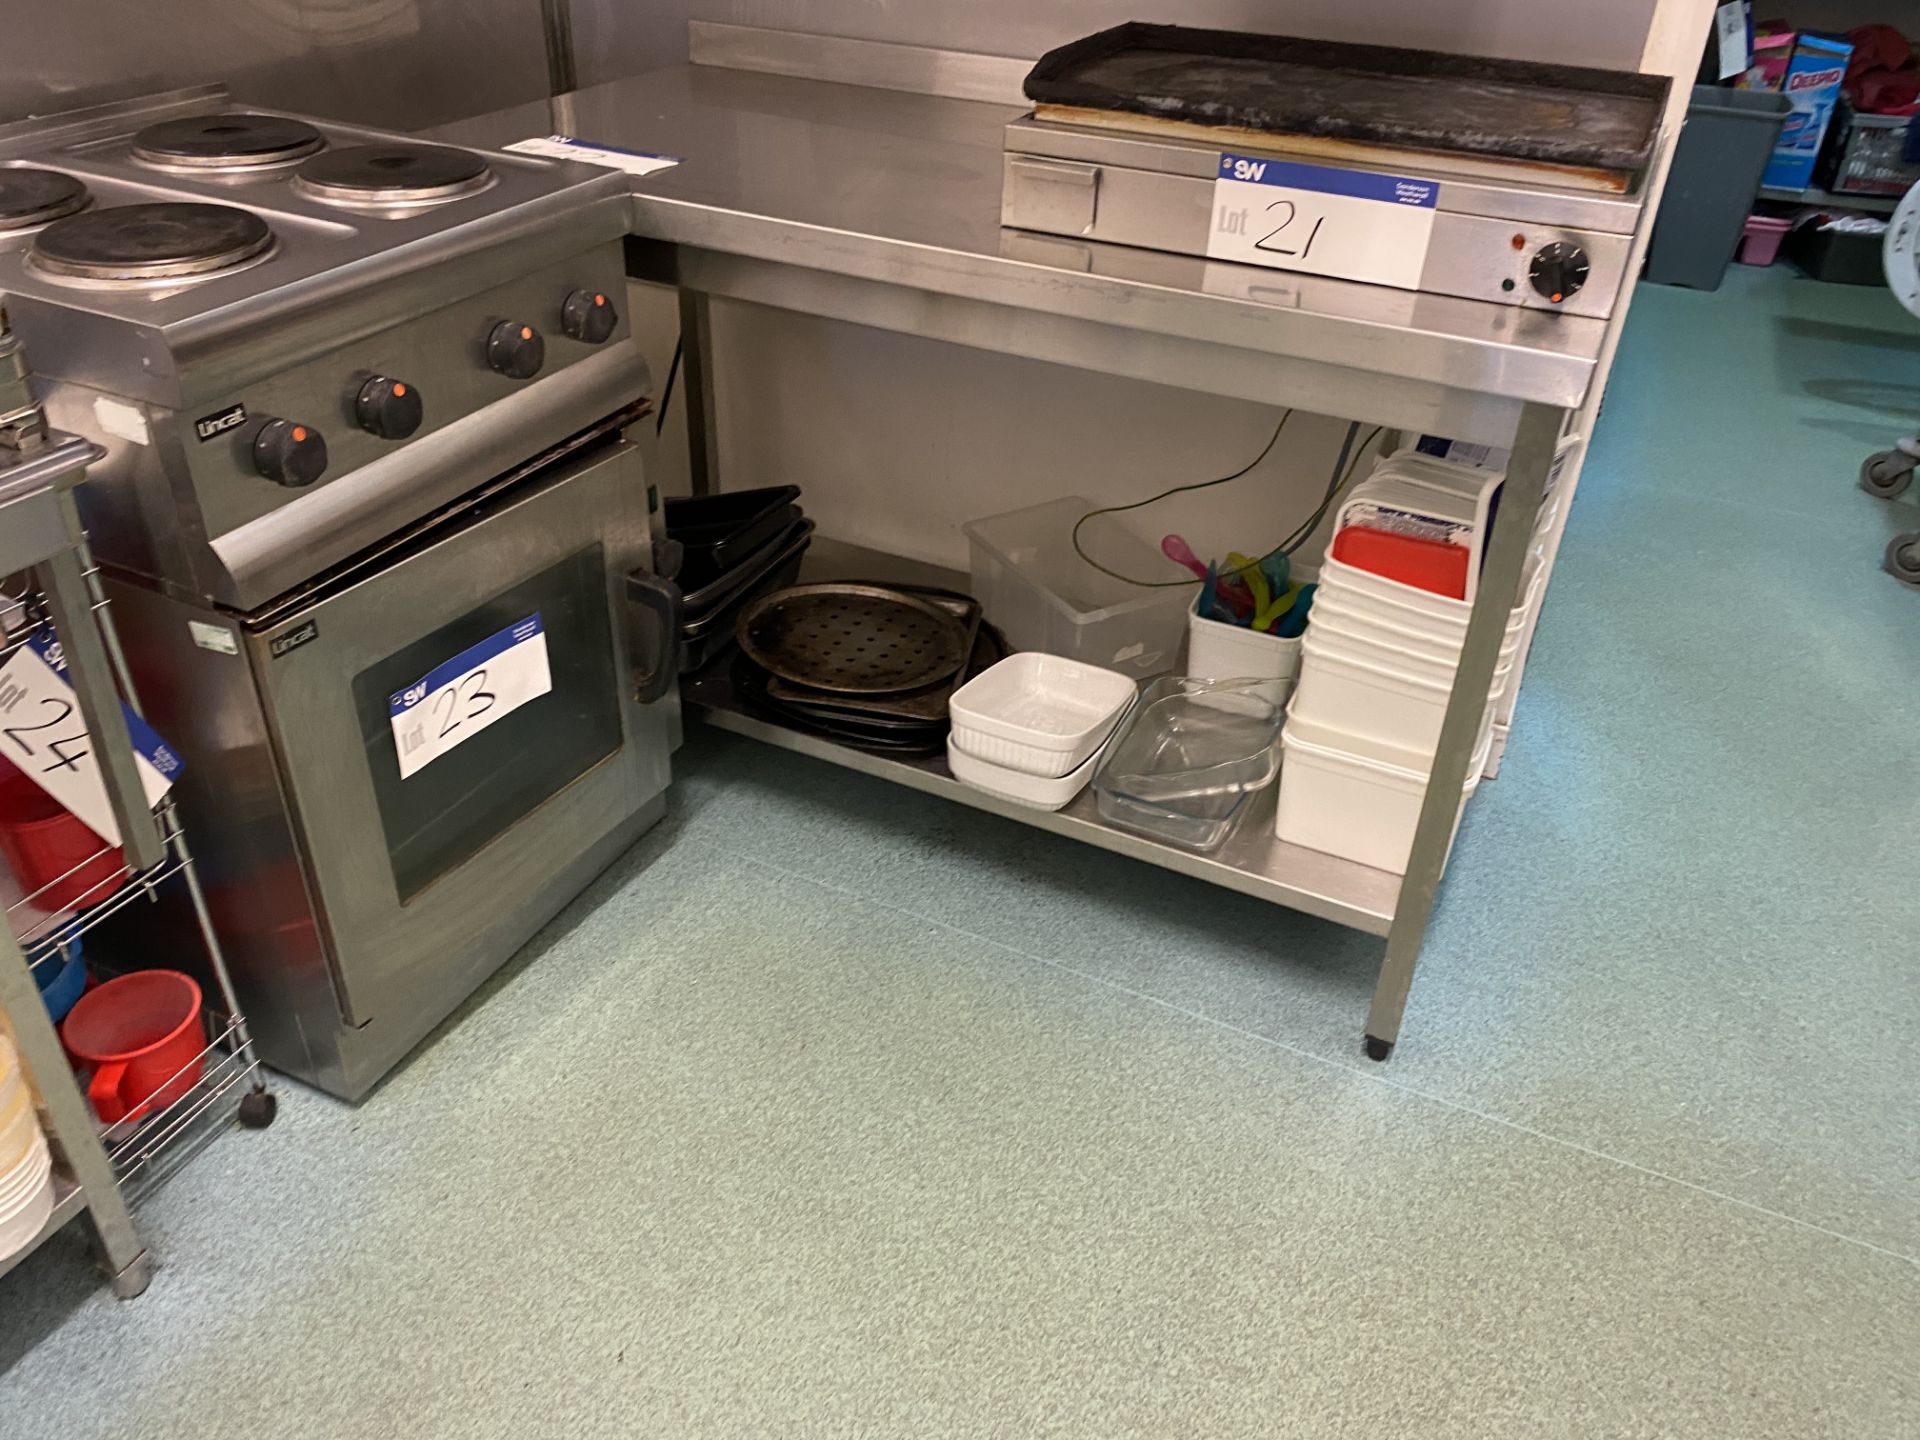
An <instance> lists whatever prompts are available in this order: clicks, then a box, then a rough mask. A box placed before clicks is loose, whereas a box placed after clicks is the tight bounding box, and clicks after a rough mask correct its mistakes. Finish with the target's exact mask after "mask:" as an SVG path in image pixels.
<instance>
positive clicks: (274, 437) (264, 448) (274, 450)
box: [253, 420, 327, 489]
mask: <svg viewBox="0 0 1920 1440" xmlns="http://www.w3.org/2000/svg"><path fill="white" fill-rule="evenodd" d="M253 468H254V469H256V470H258V471H259V472H260V473H261V474H262V475H264V476H266V477H267V479H269V480H271V481H273V483H274V484H276V485H285V486H288V487H289V488H291V489H298V488H299V487H300V486H302V485H311V484H313V482H314V481H316V480H318V479H319V478H320V476H321V475H322V474H323V473H324V472H325V471H326V468H327V442H326V441H325V440H322V439H321V438H320V432H319V431H318V430H316V429H314V428H313V427H312V426H311V425H300V424H296V423H295V422H294V421H292V420H269V421H267V423H266V424H265V425H263V426H261V427H260V433H259V434H258V435H255V436H254V437H253Z"/></svg>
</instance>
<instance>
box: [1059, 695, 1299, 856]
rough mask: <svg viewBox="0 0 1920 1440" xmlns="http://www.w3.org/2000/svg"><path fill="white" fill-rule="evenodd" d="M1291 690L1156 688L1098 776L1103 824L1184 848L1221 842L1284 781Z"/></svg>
mask: <svg viewBox="0 0 1920 1440" xmlns="http://www.w3.org/2000/svg"><path fill="white" fill-rule="evenodd" d="M1291 689H1292V684H1291V682H1290V681H1286V680H1194V679H1189V678H1186V677H1184V676H1167V677H1165V678H1163V679H1160V680H1156V681H1154V682H1153V684H1151V685H1149V686H1148V687H1147V689H1146V691H1145V693H1144V694H1142V696H1141V697H1140V703H1139V704H1138V705H1136V706H1135V707H1134V711H1133V714H1132V715H1131V716H1130V717H1129V718H1128V720H1127V721H1126V723H1125V725H1124V726H1123V728H1122V729H1121V731H1120V733H1119V734H1117V735H1115V736H1114V738H1113V741H1112V743H1111V744H1109V745H1108V747H1107V751H1106V754H1105V755H1104V756H1102V757H1101V760H1100V764H1099V767H1098V768H1097V769H1096V770H1095V772H1094V777H1093V789H1094V796H1095V801H1096V804H1097V806H1098V808H1099V811H1100V814H1101V816H1102V817H1103V818H1104V819H1106V820H1107V821H1109V822H1111V823H1112V824H1115V825H1119V826H1123V827H1124V828H1126V829H1129V830H1138V831H1140V832H1142V833H1143V834H1148V835H1152V836H1154V837H1155V838H1156V839H1161V840H1166V841H1168V842H1169V843H1171V844H1175V845H1180V846H1184V847H1186V848H1188V849H1193V850H1211V849H1213V848H1215V847H1216V846H1218V845H1220V844H1221V843H1223V842H1224V841H1225V840H1226V838H1227V836H1228V835H1229V834H1231V833H1232V831H1233V826H1234V824H1235V823H1236V822H1237V821H1238V820H1239V818H1240V814H1241V812H1242V811H1243V810H1244V809H1245V807H1246V804H1247V801H1248V800H1249V799H1250V798H1251V797H1252V796H1253V795H1254V794H1255V793H1257V792H1258V791H1260V790H1261V789H1263V788H1265V787H1266V786H1268V785H1270V784H1272V783H1273V779H1274V777H1275V776H1276V775H1278V774H1279V773H1280V730H1281V727H1282V726H1283V725H1285V723H1286V718H1287V717H1286V700H1287V695H1288V693H1289V691H1290V690H1291Z"/></svg>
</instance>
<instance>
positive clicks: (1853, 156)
mask: <svg viewBox="0 0 1920 1440" xmlns="http://www.w3.org/2000/svg"><path fill="white" fill-rule="evenodd" d="M1913 122H1914V117H1913V116H1911V115H1866V114H1862V113H1861V112H1859V111H1857V110H1855V109H1854V108H1853V107H1852V106H1851V105H1849V104H1847V102H1846V99H1845V98H1844V97H1842V99H1841V101H1840V107H1839V109H1838V110H1837V111H1836V112H1835V114H1834V122H1833V123H1834V130H1835V134H1834V136H1833V138H1832V139H1831V140H1829V141H1828V143H1827V150H1826V154H1825V155H1824V156H1822V158H1821V161H1820V170H1819V175H1820V179H1821V183H1822V184H1824V185H1825V186H1826V187H1827V189H1829V190H1831V191H1833V193H1834V194H1836V195H1889V196H1900V195H1904V194H1906V193H1907V191H1908V190H1909V189H1911V188H1912V186H1913V183H1914V181H1916V180H1920V165H1916V164H1915V163H1913V162H1912V161H1910V160H1908V159H1907V131H1908V130H1909V129H1910V128H1911V127H1912V125H1913Z"/></svg>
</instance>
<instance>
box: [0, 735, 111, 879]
mask: <svg viewBox="0 0 1920 1440" xmlns="http://www.w3.org/2000/svg"><path fill="white" fill-rule="evenodd" d="M8 768H9V770H10V771H11V773H0V856H4V857H5V858H6V862H7V866H8V868H9V869H11V870H12V871H13V874H14V878H15V879H16V880H18V881H19V882H20V889H21V892H22V893H23V894H24V895H25V896H26V897H27V899H28V900H29V901H30V902H31V903H32V905H33V907H34V908H35V909H36V910H47V911H54V910H80V909H84V908H85V907H86V906H88V905H98V904H99V903H100V902H101V901H102V900H104V899H106V898H107V897H108V896H109V895H111V894H113V893H114V891H116V890H118V889H119V888H120V887H121V886H122V885H124V884H126V883H127V861H126V857H125V856H124V855H122V854H121V853H120V851H119V850H118V849H116V848H114V847H113V846H110V845H108V844H107V842H106V841H104V840H102V839H101V838H100V837H99V836H98V835H96V834H94V833H93V831H92V830H91V829H89V828H88V826H87V823H86V822H85V821H84V820H82V819H81V818H80V817H79V816H78V815H75V814H74V813H73V812H72V811H71V810H68V809H67V808H66V807H65V806H64V805H62V804H61V803H60V802H59V801H58V800H56V799H54V798H53V796H51V795H49V794H48V793H47V792H46V791H44V790H42V789H41V788H40V787H39V786H38V785H36V784H34V783H33V781H31V780H29V779H28V778H27V777H26V776H25V775H23V774H21V773H20V772H19V771H18V770H15V769H12V767H11V766H9V767H8Z"/></svg>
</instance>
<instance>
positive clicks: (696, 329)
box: [680, 290, 720, 495]
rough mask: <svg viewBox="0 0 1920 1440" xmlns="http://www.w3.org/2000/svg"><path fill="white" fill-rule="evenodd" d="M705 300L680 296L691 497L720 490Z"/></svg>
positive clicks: (698, 296) (686, 293)
mask: <svg viewBox="0 0 1920 1440" xmlns="http://www.w3.org/2000/svg"><path fill="white" fill-rule="evenodd" d="M709 307H710V302H709V301H708V299H707V297H706V296H705V295H703V294H700V293H699V292H697V291H693V290H682V291H681V292H680V387H681V392H682V393H683V394H684V395H685V397H686V399H685V401H684V402H683V403H684V404H685V406H686V412H687V468H688V470H689V471H690V472H691V476H692V482H693V493H694V494H695V495H711V494H713V493H714V492H715V491H717V490H718V489H719V488H720V476H719V467H720V432H719V426H718V411H717V410H716V408H715V405H714V394H713V322H712V316H711V314H710V309H709Z"/></svg>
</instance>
